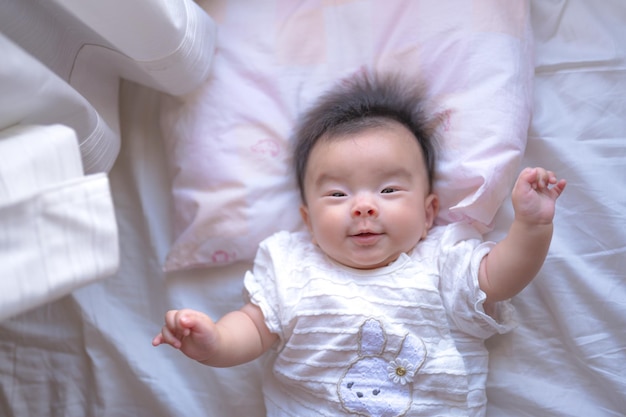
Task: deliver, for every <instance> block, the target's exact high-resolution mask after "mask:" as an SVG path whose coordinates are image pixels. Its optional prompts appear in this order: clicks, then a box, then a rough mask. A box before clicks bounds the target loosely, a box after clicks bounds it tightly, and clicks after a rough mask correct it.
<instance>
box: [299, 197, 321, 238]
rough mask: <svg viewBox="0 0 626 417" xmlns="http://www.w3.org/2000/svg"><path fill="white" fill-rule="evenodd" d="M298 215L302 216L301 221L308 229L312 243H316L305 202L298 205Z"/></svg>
mask: <svg viewBox="0 0 626 417" xmlns="http://www.w3.org/2000/svg"><path fill="white" fill-rule="evenodd" d="M300 217H302V221H303V222H304V224H305V225H306V227H307V229H308V230H309V233H310V234H311V236H312V238H313V243H315V244H317V243H316V242H315V235H314V234H313V227H312V226H311V216H309V208H308V207H307V206H306V205H305V204H302V205H301V206H300Z"/></svg>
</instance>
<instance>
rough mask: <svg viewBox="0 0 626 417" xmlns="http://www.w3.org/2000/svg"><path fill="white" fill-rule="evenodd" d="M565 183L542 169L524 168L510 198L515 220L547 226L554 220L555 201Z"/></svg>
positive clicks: (550, 172)
mask: <svg viewBox="0 0 626 417" xmlns="http://www.w3.org/2000/svg"><path fill="white" fill-rule="evenodd" d="M565 185H566V181H565V180H563V179H561V180H557V178H556V176H555V175H554V172H552V171H547V170H545V169H544V168H539V167H537V168H525V169H524V170H523V171H522V172H521V173H520V175H519V177H518V178H517V182H516V183H515V186H514V187H513V193H512V195H511V198H512V200H513V208H514V209H515V218H516V219H517V220H520V221H522V222H524V223H527V224H549V223H552V219H553V218H554V207H555V204H556V199H557V198H559V196H560V195H561V193H562V192H563V190H564V189H565Z"/></svg>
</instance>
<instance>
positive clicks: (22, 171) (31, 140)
mask: <svg viewBox="0 0 626 417" xmlns="http://www.w3.org/2000/svg"><path fill="white" fill-rule="evenodd" d="M82 176H83V165H82V161H81V157H80V151H79V148H78V142H77V140H76V134H75V133H74V130H73V129H71V128H69V127H67V126H64V125H58V124H57V125H51V126H37V125H35V126H33V125H30V126H24V125H16V126H13V127H10V128H8V129H5V130H2V131H0V204H1V205H6V204H7V203H8V202H12V201H16V200H20V199H22V198H25V197H28V196H30V195H31V194H35V193H37V192H38V191H39V190H41V189H44V188H46V187H48V186H49V185H53V184H57V183H60V182H63V181H66V180H68V179H73V178H78V177H82Z"/></svg>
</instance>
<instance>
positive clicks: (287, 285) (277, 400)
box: [245, 224, 513, 417]
mask: <svg viewBox="0 0 626 417" xmlns="http://www.w3.org/2000/svg"><path fill="white" fill-rule="evenodd" d="M492 247H493V243H492V242H482V240H481V237H480V235H479V234H478V232H476V231H475V230H474V229H473V228H472V227H470V226H468V225H464V224H452V225H449V226H438V227H435V228H433V229H431V230H430V232H429V236H428V237H427V238H426V239H425V240H423V241H421V242H420V243H419V244H418V246H417V247H416V248H415V249H414V250H413V251H412V252H411V253H409V254H402V255H401V256H400V257H399V258H398V259H397V260H396V261H394V262H393V263H391V264H390V265H388V266H386V267H383V268H379V269H376V270H357V269H353V268H349V267H346V266H343V265H340V264H338V263H336V262H334V261H333V260H331V259H330V258H329V257H327V256H326V255H324V254H323V253H322V252H321V251H320V250H319V248H318V247H317V246H315V245H313V244H312V243H311V237H310V235H309V234H308V233H305V232H298V233H288V232H279V233H277V234H275V235H273V236H271V237H269V238H268V239H266V240H265V241H264V242H262V243H261V245H260V247H259V251H258V253H257V256H256V259H255V263H254V269H253V271H251V272H248V273H247V274H246V277H245V286H246V289H247V291H248V294H249V298H250V300H251V302H252V303H254V304H256V305H258V306H259V307H260V308H261V310H262V311H263V314H264V316H265V322H266V324H267V326H268V327H269V329H270V330H271V331H272V332H273V333H276V334H277V335H278V336H279V341H278V343H277V345H276V346H275V349H274V350H273V352H272V354H271V355H270V356H269V358H268V359H269V363H268V366H267V369H266V372H265V375H264V382H263V391H264V396H265V402H266V407H267V415H268V416H298V417H302V416H333V417H334V416H338V415H363V416H377V417H378V416H385V417H392V416H404V415H407V416H422V415H423V416H438V415H445V416H456V415H459V416H468V415H471V416H480V415H484V410H485V405H486V397H485V382H486V375H487V361H488V357H487V350H486V349H485V346H484V340H485V339H486V338H488V337H490V336H492V335H493V334H495V333H503V332H506V331H508V330H510V329H511V328H512V327H513V318H512V315H513V309H512V307H511V305H510V304H509V303H499V304H498V308H497V316H498V317H499V321H498V322H496V321H495V320H494V319H493V318H491V317H490V316H488V315H486V314H485V313H484V310H483V308H482V304H483V302H484V300H485V294H484V293H483V292H482V291H481V290H480V288H479V287H478V268H479V265H480V261H481V259H482V258H483V257H484V256H485V255H486V254H487V253H488V252H489V250H490V249H491V248H492Z"/></svg>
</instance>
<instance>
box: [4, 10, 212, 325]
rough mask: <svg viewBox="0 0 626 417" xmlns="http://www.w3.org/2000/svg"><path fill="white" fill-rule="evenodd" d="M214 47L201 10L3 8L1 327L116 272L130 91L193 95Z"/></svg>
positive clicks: (205, 18) (206, 74)
mask: <svg viewBox="0 0 626 417" xmlns="http://www.w3.org/2000/svg"><path fill="white" fill-rule="evenodd" d="M214 48H215V24H214V23H213V21H212V20H211V19H210V18H209V16H208V15H207V14H206V13H205V12H204V11H203V10H202V9H200V8H199V7H198V6H197V5H196V4H195V3H194V2H193V1H191V0H176V1H173V0H108V1H100V0H97V1H96V0H0V57H2V58H1V61H0V320H2V319H5V318H7V317H10V316H12V315H15V314H18V313H20V312H23V311H26V310H28V309H31V308H34V307H36V306H39V305H41V304H43V303H45V302H49V301H52V300H55V299H57V298H59V297H61V296H63V295H65V294H67V293H69V292H71V291H73V290H74V289H76V288H79V287H80V286H83V285H85V284H87V283H89V282H93V281H95V280H99V279H102V278H104V277H106V276H109V275H111V274H113V273H114V272H115V270H116V269H117V267H118V265H119V251H118V233H117V225H116V220H115V212H114V208H113V202H112V199H111V195H110V190H109V185H108V177H107V172H108V171H109V170H110V169H111V167H112V166H113V163H114V162H115V159H116V158H117V155H118V153H119V149H120V127H119V103H118V102H119V97H118V92H119V83H120V80H121V79H122V78H124V79H127V80H131V81H133V82H136V83H139V84H143V85H146V86H149V87H151V88H154V89H156V90H159V91H162V92H165V93H168V94H173V95H179V94H184V93H187V92H189V91H191V90H193V89H194V88H195V87H196V86H198V85H199V84H200V83H201V82H202V81H203V80H204V79H206V77H207V76H208V74H209V71H210V69H211V60H212V57H213V52H214Z"/></svg>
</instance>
